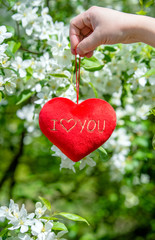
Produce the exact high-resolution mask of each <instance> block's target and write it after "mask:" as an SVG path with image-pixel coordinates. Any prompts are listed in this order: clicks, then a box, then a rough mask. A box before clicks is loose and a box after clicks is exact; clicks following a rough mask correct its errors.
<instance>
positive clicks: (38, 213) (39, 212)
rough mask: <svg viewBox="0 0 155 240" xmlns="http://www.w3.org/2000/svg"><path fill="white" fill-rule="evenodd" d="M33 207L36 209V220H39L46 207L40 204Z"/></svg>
mask: <svg viewBox="0 0 155 240" xmlns="http://www.w3.org/2000/svg"><path fill="white" fill-rule="evenodd" d="M35 207H36V209H35V214H36V216H37V218H40V217H41V216H42V215H43V214H44V213H45V211H46V210H47V208H46V206H42V204H41V203H40V202H37V203H36V205H35Z"/></svg>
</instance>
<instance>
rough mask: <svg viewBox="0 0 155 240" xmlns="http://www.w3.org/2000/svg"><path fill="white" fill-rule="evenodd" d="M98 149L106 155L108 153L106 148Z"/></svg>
mask: <svg viewBox="0 0 155 240" xmlns="http://www.w3.org/2000/svg"><path fill="white" fill-rule="evenodd" d="M98 150H99V151H101V152H102V153H104V154H105V155H106V156H107V155H108V153H107V152H106V150H105V149H104V148H103V147H99V148H98Z"/></svg>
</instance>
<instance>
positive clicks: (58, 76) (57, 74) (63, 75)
mask: <svg viewBox="0 0 155 240" xmlns="http://www.w3.org/2000/svg"><path fill="white" fill-rule="evenodd" d="M50 75H51V76H53V77H57V78H68V76H67V75H66V74H64V73H51V74H50Z"/></svg>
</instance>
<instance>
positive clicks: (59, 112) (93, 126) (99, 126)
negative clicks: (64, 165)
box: [39, 97, 116, 162]
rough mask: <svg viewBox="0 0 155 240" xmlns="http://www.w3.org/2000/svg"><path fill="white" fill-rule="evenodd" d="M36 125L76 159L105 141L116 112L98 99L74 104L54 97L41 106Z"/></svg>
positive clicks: (63, 150) (111, 129)
mask: <svg viewBox="0 0 155 240" xmlns="http://www.w3.org/2000/svg"><path fill="white" fill-rule="evenodd" d="M39 125H40V129H41V131H42V132H43V134H44V135H45V136H46V137H47V138H48V139H49V140H50V141H51V142H52V143H53V144H54V145H56V146H57V147H58V148H59V149H60V150H61V151H62V152H63V153H64V154H65V155H66V156H67V157H68V158H70V159H71V160H72V161H74V162H77V161H79V160H81V159H82V158H84V157H85V156H86V155H88V154H89V153H91V152H92V151H94V150H95V149H97V148H98V147H99V146H101V145H102V144H103V143H104V142H106V141H107V139H108V138H109V137H110V135H111V134H112V132H113V131H114V129H115V126H116V113H115V111H114V109H113V108H112V106H111V105H110V104H109V103H107V102H106V101H104V100H101V99H97V98H92V99H87V100H85V101H83V102H82V103H80V104H76V103H74V102H72V101H71V100H69V99H67V98H61V97H57V98H53V99H52V100H50V101H48V102H47V103H46V104H45V105H44V106H43V108H42V109H41V111H40V114H39Z"/></svg>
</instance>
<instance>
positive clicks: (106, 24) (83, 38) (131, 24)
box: [70, 6, 155, 57]
mask: <svg viewBox="0 0 155 240" xmlns="http://www.w3.org/2000/svg"><path fill="white" fill-rule="evenodd" d="M145 32H146V34H145ZM70 41H71V51H72V53H73V54H76V53H77V54H79V55H80V56H82V57H84V56H86V57H91V56H92V55H93V51H94V50H95V48H96V47H97V46H99V45H101V44H117V43H134V42H138V41H142V42H145V43H147V44H150V45H152V46H155V19H154V18H151V17H146V16H139V15H135V14H128V13H123V12H119V11H116V10H112V9H108V8H102V7H95V6H93V7H91V8H90V9H88V10H87V11H85V12H83V13H81V14H80V15H78V16H76V17H75V18H73V20H72V21H71V23H70ZM76 47H77V49H76V51H75V48H76Z"/></svg>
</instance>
